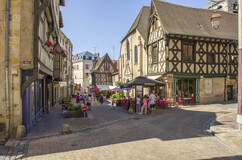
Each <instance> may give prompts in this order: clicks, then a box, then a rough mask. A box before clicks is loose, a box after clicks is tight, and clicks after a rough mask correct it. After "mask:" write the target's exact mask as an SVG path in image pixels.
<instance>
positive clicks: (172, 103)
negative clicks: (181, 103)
mask: <svg viewBox="0 0 242 160" xmlns="http://www.w3.org/2000/svg"><path fill="white" fill-rule="evenodd" d="M169 104H170V107H171V105H174V98H172V99H171V101H170V103H169Z"/></svg>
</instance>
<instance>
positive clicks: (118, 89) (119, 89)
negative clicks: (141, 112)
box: [113, 86, 134, 91]
mask: <svg viewBox="0 0 242 160" xmlns="http://www.w3.org/2000/svg"><path fill="white" fill-rule="evenodd" d="M130 89H134V88H120V86H118V87H116V88H113V90H117V91H121V90H130Z"/></svg>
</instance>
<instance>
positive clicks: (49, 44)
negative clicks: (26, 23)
mask: <svg viewBox="0 0 242 160" xmlns="http://www.w3.org/2000/svg"><path fill="white" fill-rule="evenodd" d="M45 45H46V46H48V47H49V48H50V47H53V44H52V43H51V41H49V40H47V41H46V42H45Z"/></svg>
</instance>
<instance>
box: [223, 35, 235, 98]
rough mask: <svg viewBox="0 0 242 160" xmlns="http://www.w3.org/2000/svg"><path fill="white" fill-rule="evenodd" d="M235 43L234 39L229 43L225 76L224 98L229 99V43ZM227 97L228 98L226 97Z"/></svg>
mask: <svg viewBox="0 0 242 160" xmlns="http://www.w3.org/2000/svg"><path fill="white" fill-rule="evenodd" d="M232 43H234V40H233V41H231V42H229V43H227V71H226V77H225V91H224V92H225V93H224V100H225V101H228V97H227V77H228V74H229V45H230V44H232ZM226 97H227V98H226Z"/></svg>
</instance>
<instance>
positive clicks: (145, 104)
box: [140, 95, 148, 114]
mask: <svg viewBox="0 0 242 160" xmlns="http://www.w3.org/2000/svg"><path fill="white" fill-rule="evenodd" d="M147 106H148V99H147V96H146V95H145V96H144V99H143V105H142V107H141V111H140V114H143V111H144V108H145V114H147Z"/></svg>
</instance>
